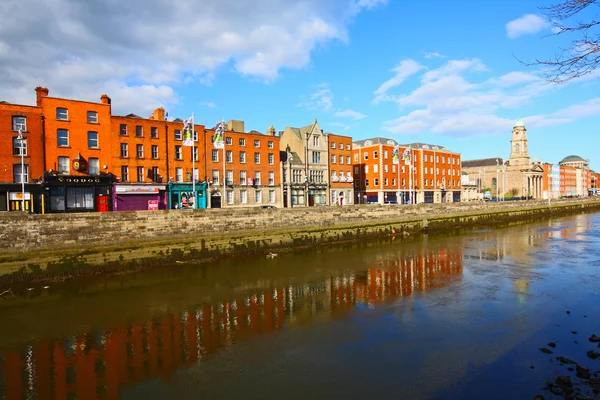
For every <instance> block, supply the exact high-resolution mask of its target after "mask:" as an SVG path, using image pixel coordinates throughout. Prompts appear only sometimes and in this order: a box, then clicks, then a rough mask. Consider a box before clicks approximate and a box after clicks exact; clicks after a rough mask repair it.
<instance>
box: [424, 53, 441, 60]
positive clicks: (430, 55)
mask: <svg viewBox="0 0 600 400" xmlns="http://www.w3.org/2000/svg"><path fill="white" fill-rule="evenodd" d="M423 57H425V58H427V59H432V58H446V56H445V55H443V54H440V53H438V52H437V51H433V52H427V51H426V52H424V53H423Z"/></svg>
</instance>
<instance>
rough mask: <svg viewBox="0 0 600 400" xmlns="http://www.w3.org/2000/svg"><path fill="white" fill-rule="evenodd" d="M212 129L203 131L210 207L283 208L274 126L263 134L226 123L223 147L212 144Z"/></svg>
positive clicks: (242, 123) (230, 122)
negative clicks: (219, 147)
mask: <svg viewBox="0 0 600 400" xmlns="http://www.w3.org/2000/svg"><path fill="white" fill-rule="evenodd" d="M214 133H215V130H214V128H211V129H206V130H205V132H204V135H203V142H204V143H205V148H204V151H205V154H206V157H205V158H204V160H205V163H206V167H205V170H206V177H207V181H208V182H209V189H210V190H209V195H210V203H211V207H221V206H225V207H238V206H241V207H244V206H277V207H282V206H283V203H282V187H281V167H280V160H279V141H280V139H279V137H278V136H276V135H275V128H273V126H271V127H269V128H268V129H267V133H266V134H262V133H261V132H258V131H250V132H245V127H244V122H243V121H237V120H231V121H229V122H227V124H226V128H225V135H224V148H223V149H218V148H215V147H214V145H213V142H212V139H213V136H214Z"/></svg>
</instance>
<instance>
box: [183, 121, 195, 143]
mask: <svg viewBox="0 0 600 400" xmlns="http://www.w3.org/2000/svg"><path fill="white" fill-rule="evenodd" d="M182 144H183V145H184V146H193V145H194V115H192V116H191V117H189V118H188V119H186V120H185V121H183V143H182Z"/></svg>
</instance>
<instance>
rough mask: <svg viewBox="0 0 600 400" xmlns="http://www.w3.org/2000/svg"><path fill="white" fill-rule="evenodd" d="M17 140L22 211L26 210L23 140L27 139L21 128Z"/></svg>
mask: <svg viewBox="0 0 600 400" xmlns="http://www.w3.org/2000/svg"><path fill="white" fill-rule="evenodd" d="M17 140H18V141H19V153H21V211H25V161H24V159H23V158H24V151H23V142H24V141H25V138H24V137H23V132H22V131H21V129H19V135H18V136H17Z"/></svg>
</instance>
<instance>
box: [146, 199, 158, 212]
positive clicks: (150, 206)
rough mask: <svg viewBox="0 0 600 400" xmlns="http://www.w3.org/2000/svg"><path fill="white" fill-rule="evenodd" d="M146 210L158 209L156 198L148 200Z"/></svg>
mask: <svg viewBox="0 0 600 400" xmlns="http://www.w3.org/2000/svg"><path fill="white" fill-rule="evenodd" d="M148 210H150V211H155V210H158V200H148Z"/></svg>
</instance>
